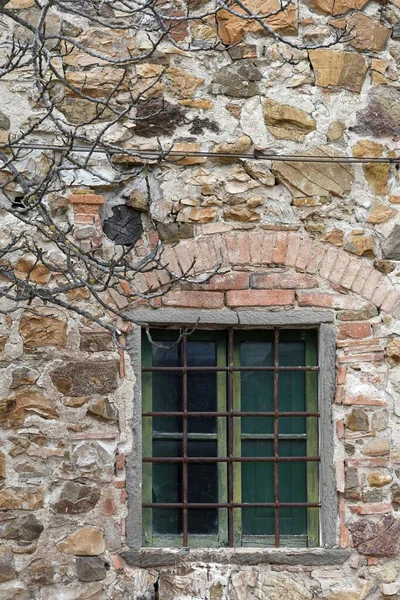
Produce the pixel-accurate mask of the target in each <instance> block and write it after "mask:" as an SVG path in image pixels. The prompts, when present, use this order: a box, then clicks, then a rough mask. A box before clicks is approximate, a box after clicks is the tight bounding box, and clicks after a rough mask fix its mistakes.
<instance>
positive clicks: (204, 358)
mask: <svg viewBox="0 0 400 600" xmlns="http://www.w3.org/2000/svg"><path fill="white" fill-rule="evenodd" d="M187 364H188V367H215V366H216V343H215V342H197V341H188V343H187Z"/></svg>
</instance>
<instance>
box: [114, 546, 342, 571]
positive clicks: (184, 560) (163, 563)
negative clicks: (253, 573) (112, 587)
mask: <svg viewBox="0 0 400 600" xmlns="http://www.w3.org/2000/svg"><path fill="white" fill-rule="evenodd" d="M350 556H351V550H343V549H335V548H332V549H325V548H315V549H313V550H311V549H309V550H305V549H299V550H289V549H287V550H277V549H271V548H268V549H254V550H253V549H249V548H232V549H231V548H219V549H214V548H212V549H209V550H208V549H202V550H199V549H196V548H194V549H192V550H191V549H190V548H183V549H182V548H180V549H174V548H145V549H141V550H127V551H125V552H122V553H121V557H122V558H123V559H124V560H125V561H126V562H127V564H128V565H129V566H131V567H141V568H158V567H175V566H183V565H185V564H192V563H217V564H225V565H226V564H233V565H260V564H270V565H303V566H325V565H341V564H343V563H344V562H346V560H347V559H348V558H349V557H350Z"/></svg>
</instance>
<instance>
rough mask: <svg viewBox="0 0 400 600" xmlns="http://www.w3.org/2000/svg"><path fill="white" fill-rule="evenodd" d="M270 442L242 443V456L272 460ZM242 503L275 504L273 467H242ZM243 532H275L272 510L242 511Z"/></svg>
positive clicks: (245, 465) (253, 533)
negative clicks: (270, 458) (264, 457)
mask: <svg viewBox="0 0 400 600" xmlns="http://www.w3.org/2000/svg"><path fill="white" fill-rule="evenodd" d="M273 454H274V443H273V441H268V442H266V441H263V442H260V441H255V442H253V441H247V440H246V441H243V442H242V456H246V457H250V456H251V457H255V456H273ZM241 471H242V501H243V502H274V464H273V463H272V462H271V463H246V462H244V463H242V465H241ZM242 531H243V534H244V535H250V534H252V535H267V534H272V533H273V531H274V509H273V508H252V509H247V508H244V509H243V514H242Z"/></svg>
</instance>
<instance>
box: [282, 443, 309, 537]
mask: <svg viewBox="0 0 400 600" xmlns="http://www.w3.org/2000/svg"><path fill="white" fill-rule="evenodd" d="M306 452H307V449H306V442H305V441H302V440H299V441H298V440H296V441H281V440H280V441H279V455H280V456H306ZM279 500H280V501H281V502H307V464H306V462H280V463H279ZM279 516H280V527H281V533H282V535H284V534H297V535H299V534H303V533H306V531H307V509H306V508H281V509H280V511H279Z"/></svg>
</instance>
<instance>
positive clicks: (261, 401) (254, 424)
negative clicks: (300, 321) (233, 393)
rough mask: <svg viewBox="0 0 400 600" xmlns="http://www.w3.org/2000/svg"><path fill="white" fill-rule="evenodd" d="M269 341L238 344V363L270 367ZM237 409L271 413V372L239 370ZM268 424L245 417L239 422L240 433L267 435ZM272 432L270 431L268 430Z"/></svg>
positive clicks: (271, 356)
mask: <svg viewBox="0 0 400 600" xmlns="http://www.w3.org/2000/svg"><path fill="white" fill-rule="evenodd" d="M273 363H274V358H273V344H272V342H242V343H241V344H240V364H241V366H243V367H246V366H252V367H253V366H257V367H258V366H264V367H265V366H272V365H273ZM240 390H241V410H242V411H273V410H274V374H273V372H272V371H264V372H262V371H242V372H241V373H240ZM269 427H270V424H267V423H266V421H265V420H264V419H259V418H256V417H254V418H246V419H244V420H243V423H242V432H243V433H270V428H269ZM272 431H273V430H272Z"/></svg>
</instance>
